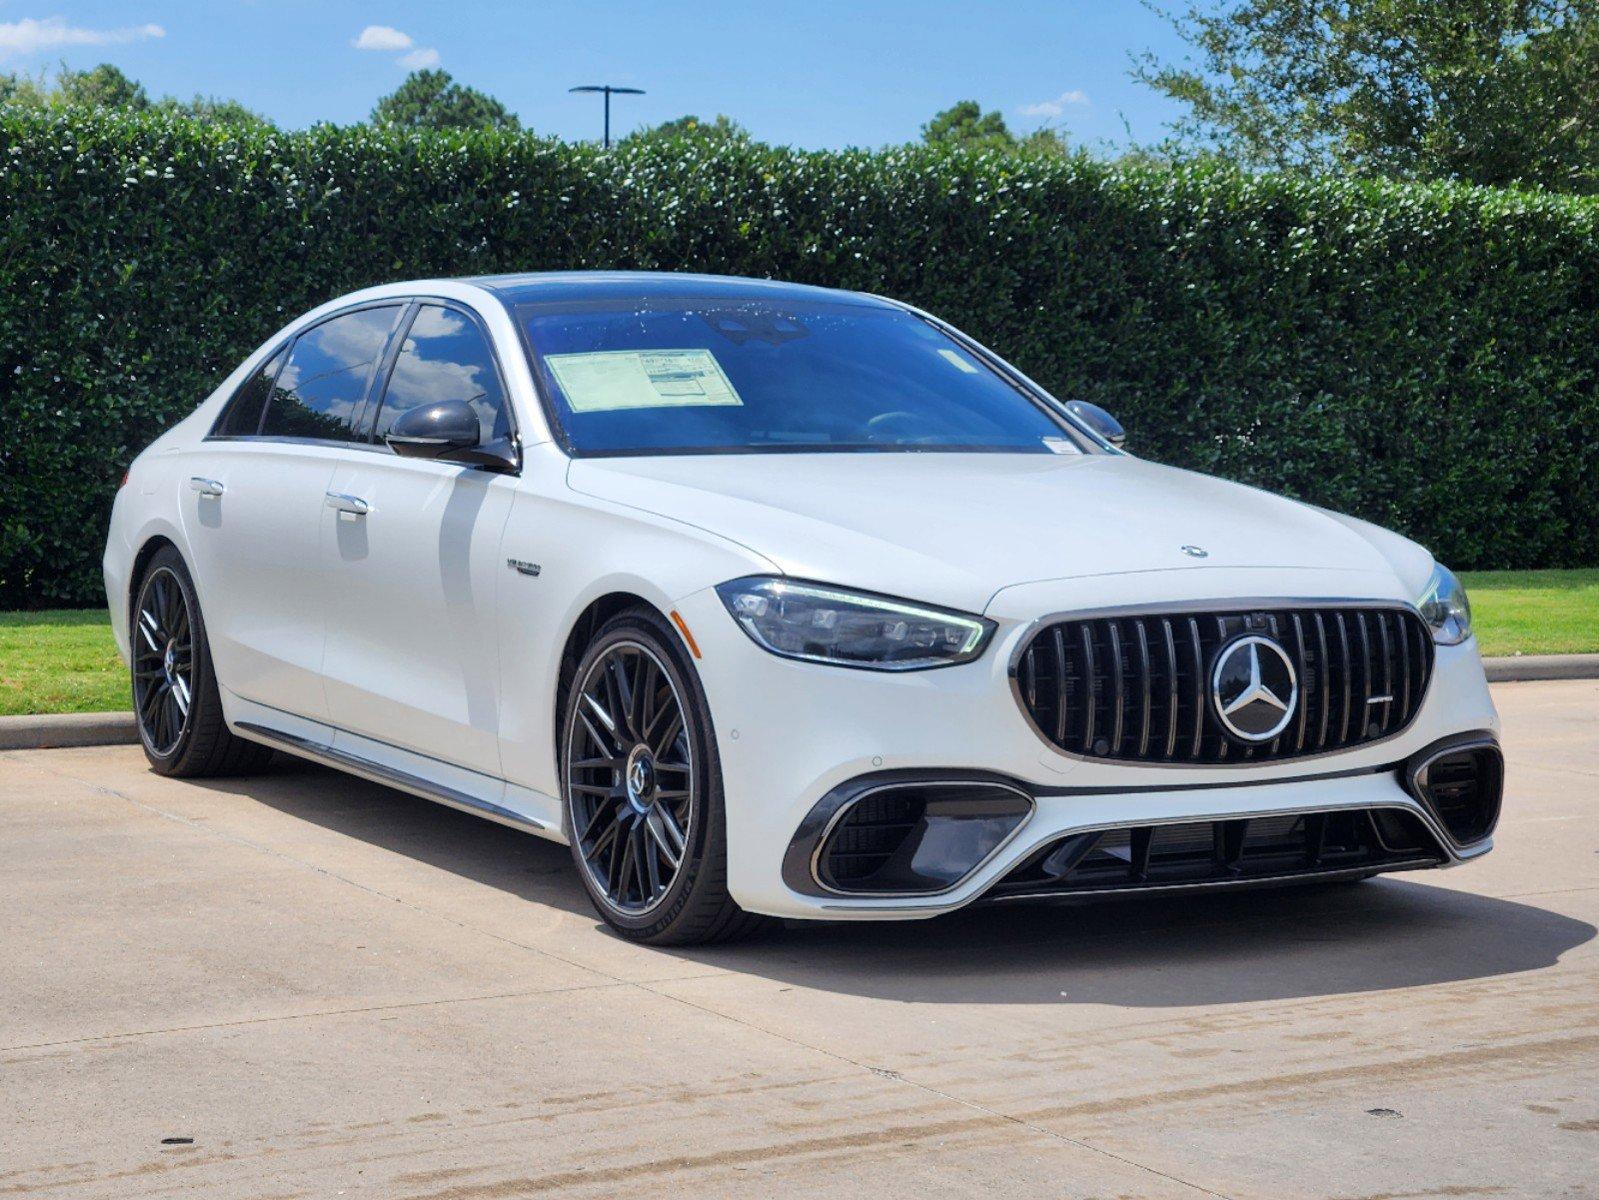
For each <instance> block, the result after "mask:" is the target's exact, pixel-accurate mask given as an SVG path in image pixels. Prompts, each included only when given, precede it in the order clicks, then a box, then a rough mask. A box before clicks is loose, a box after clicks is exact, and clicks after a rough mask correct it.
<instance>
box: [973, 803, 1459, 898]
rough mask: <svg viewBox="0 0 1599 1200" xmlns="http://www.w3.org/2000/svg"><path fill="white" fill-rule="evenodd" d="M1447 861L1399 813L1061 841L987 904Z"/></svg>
mask: <svg viewBox="0 0 1599 1200" xmlns="http://www.w3.org/2000/svg"><path fill="white" fill-rule="evenodd" d="M1446 857H1447V855H1446V854H1445V852H1444V851H1443V849H1442V847H1440V846H1439V844H1438V839H1437V838H1436V837H1435V836H1434V835H1433V834H1432V833H1430V832H1429V831H1428V829H1427V827H1426V825H1425V824H1424V823H1423V822H1422V820H1421V818H1420V817H1419V816H1418V815H1417V814H1416V813H1414V812H1411V811H1409V810H1406V809H1402V808H1356V809H1339V810H1333V811H1329V812H1310V813H1291V814H1284V815H1281V816H1263V817H1239V818H1234V819H1228V820H1219V821H1215V820H1202V821H1183V822H1174V823H1170V824H1165V825H1130V826H1124V827H1121V828H1112V829H1100V830H1091V831H1089V832H1086V833H1072V834H1066V835H1064V836H1063V837H1061V838H1059V839H1058V840H1056V841H1054V842H1051V843H1049V844H1048V845H1045V846H1043V847H1041V848H1040V849H1038V850H1036V851H1034V852H1033V853H1032V854H1030V855H1029V856H1028V857H1027V858H1026V859H1024V860H1023V861H1022V862H1021V863H1019V864H1018V865H1017V866H1016V868H1015V869H1014V870H1012V871H1011V872H1010V873H1009V874H1007V875H1006V876H1005V877H1004V878H1003V879H1001V880H1000V881H999V882H998V883H997V884H995V885H994V886H993V887H992V888H991V889H990V890H989V891H988V892H987V894H986V895H985V897H984V898H985V899H988V900H1010V899H1021V898H1023V897H1048V896H1068V895H1093V894H1099V893H1108V892H1137V891H1145V890H1149V889H1156V888H1163V887H1189V886H1196V885H1198V886H1204V885H1212V884H1235V883H1249V882H1266V881H1288V880H1293V879H1315V878H1327V877H1346V878H1347V877H1349V876H1354V875H1370V874H1376V873H1377V872H1380V871H1400V870H1406V869H1410V868H1416V867H1433V866H1437V865H1439V864H1440V863H1442V862H1444V861H1445V859H1446Z"/></svg>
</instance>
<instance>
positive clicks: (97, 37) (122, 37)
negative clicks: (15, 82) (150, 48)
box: [0, 17, 167, 58]
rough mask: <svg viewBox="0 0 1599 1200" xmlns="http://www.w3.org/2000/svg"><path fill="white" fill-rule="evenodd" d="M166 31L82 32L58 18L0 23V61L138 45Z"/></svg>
mask: <svg viewBox="0 0 1599 1200" xmlns="http://www.w3.org/2000/svg"><path fill="white" fill-rule="evenodd" d="M166 36H167V31H166V30H165V29H162V28H161V26H159V25H155V24H149V25H130V26H127V27H125V28H122V29H85V28H83V27H82V26H80V25H68V24H67V23H66V21H65V20H63V19H62V18H60V17H46V18H45V19H44V20H42V21H40V20H35V19H34V18H33V17H24V18H23V19H22V20H20V21H9V22H4V23H0V58H9V57H10V56H12V55H14V54H35V53H37V52H38V51H40V50H60V49H64V48H65V47H68V46H113V45H117V44H118V43H121V42H142V41H144V40H145V39H146V38H161V37H166Z"/></svg>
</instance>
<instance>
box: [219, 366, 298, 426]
mask: <svg viewBox="0 0 1599 1200" xmlns="http://www.w3.org/2000/svg"><path fill="white" fill-rule="evenodd" d="M288 356H289V348H288V347H287V346H284V347H282V348H281V349H279V350H278V352H277V353H276V354H274V355H272V356H271V357H270V358H268V359H267V360H266V362H264V363H262V364H261V365H260V366H259V367H258V368H256V370H255V371H254V372H253V373H252V374H251V375H250V377H249V378H248V379H246V380H245V381H244V382H243V383H242V384H240V385H239V390H238V391H236V392H234V393H233V398H232V399H230V400H229V401H228V403H227V407H226V408H224V409H223V410H222V415H221V416H220V417H219V418H217V423H216V424H215V425H214V426H212V428H211V436H212V437H254V436H255V434H256V433H257V432H258V431H259V430H260V428H261V414H262V413H263V412H265V411H266V406H267V401H268V400H269V399H271V397H272V382H273V380H275V379H276V378H277V377H278V371H279V370H281V369H282V367H283V360H284V359H285V358H287V357H288Z"/></svg>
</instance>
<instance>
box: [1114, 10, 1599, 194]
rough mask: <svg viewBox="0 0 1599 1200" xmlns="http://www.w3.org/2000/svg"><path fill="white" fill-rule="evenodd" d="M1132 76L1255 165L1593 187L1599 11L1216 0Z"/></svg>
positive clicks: (1184, 19) (1204, 141) (1597, 161)
mask: <svg viewBox="0 0 1599 1200" xmlns="http://www.w3.org/2000/svg"><path fill="white" fill-rule="evenodd" d="M1168 16H1170V18H1171V20H1172V22H1173V24H1174V25H1175V26H1176V28H1177V30H1178V32H1179V34H1180V35H1181V36H1182V38H1183V40H1184V41H1185V42H1186V43H1187V44H1188V46H1189V47H1190V48H1191V50H1192V52H1193V53H1192V55H1191V57H1190V59H1189V60H1187V61H1184V62H1182V63H1168V62H1162V61H1160V60H1159V59H1157V58H1156V57H1155V56H1153V55H1147V54H1146V55H1144V56H1142V57H1141V58H1140V59H1139V60H1138V63H1137V66H1136V69H1135V75H1136V76H1137V77H1138V78H1140V79H1142V80H1143V81H1144V82H1145V83H1147V84H1149V85H1150V86H1152V87H1153V88H1155V90H1157V91H1159V92H1162V93H1164V94H1165V95H1167V96H1170V97H1171V98H1172V99H1174V100H1178V101H1180V102H1182V103H1183V104H1184V105H1185V106H1186V107H1187V113H1186V114H1185V116H1184V117H1183V118H1181V119H1180V120H1179V121H1178V122H1177V124H1176V127H1175V128H1176V132H1177V134H1178V136H1179V138H1180V139H1182V140H1185V141H1188V142H1190V143H1194V144H1198V145H1201V146H1208V147H1212V148H1214V149H1215V150H1217V151H1219V152H1221V153H1223V154H1226V155H1228V156H1229V157H1232V158H1235V159H1236V160H1238V161H1239V162H1241V163H1243V164H1245V165H1247V166H1252V167H1265V168H1271V169H1279V170H1283V169H1286V170H1305V171H1317V172H1340V171H1356V172H1361V173H1368V174H1373V175H1382V176H1388V177H1393V178H1408V179H1437V178H1443V179H1457V180H1461V181H1465V182H1470V183H1479V184H1489V185H1497V186H1504V185H1516V184H1520V185H1530V186H1542V187H1547V188H1551V189H1555V190H1562V191H1582V192H1593V191H1599V0H1448V2H1447V3H1443V2H1440V0H1224V2H1222V3H1220V4H1219V5H1209V6H1205V7H1203V8H1201V7H1192V8H1189V9H1188V10H1186V11H1185V12H1183V13H1181V14H1177V15H1172V14H1168Z"/></svg>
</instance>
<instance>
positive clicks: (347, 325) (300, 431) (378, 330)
mask: <svg viewBox="0 0 1599 1200" xmlns="http://www.w3.org/2000/svg"><path fill="white" fill-rule="evenodd" d="M401 311H402V306H401V305H385V306H383V307H381V308H363V309H358V310H357V311H355V312H351V313H345V314H344V315H342V316H338V317H334V318H333V319H332V320H329V321H323V322H322V323H321V324H320V325H314V326H312V327H311V328H310V329H308V330H306V331H305V332H304V333H302V334H301V335H300V336H299V337H298V338H296V339H295V341H294V345H293V347H292V348H291V349H290V350H289V359H288V362H286V363H285V364H284V365H283V369H282V371H280V372H279V373H278V378H277V386H276V387H275V388H274V389H273V393H272V402H271V403H270V404H269V405H268V406H267V411H266V420H265V421H264V422H263V423H262V426H261V432H262V433H263V434H264V435H266V436H268V437H302V438H320V439H331V440H334V441H348V440H350V439H351V438H352V437H353V436H354V430H355V423H356V421H357V420H358V419H359V417H360V411H361V405H362V403H363V402H364V401H365V399H366V393H367V388H368V387H369V386H370V385H371V382H372V375H373V373H374V372H375V371H376V369H377V365H378V360H379V359H381V358H382V357H383V347H384V346H385V345H386V344H387V342H388V338H389V331H390V330H391V329H393V327H394V321H395V318H396V317H398V316H399V314H400V312H401Z"/></svg>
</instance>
